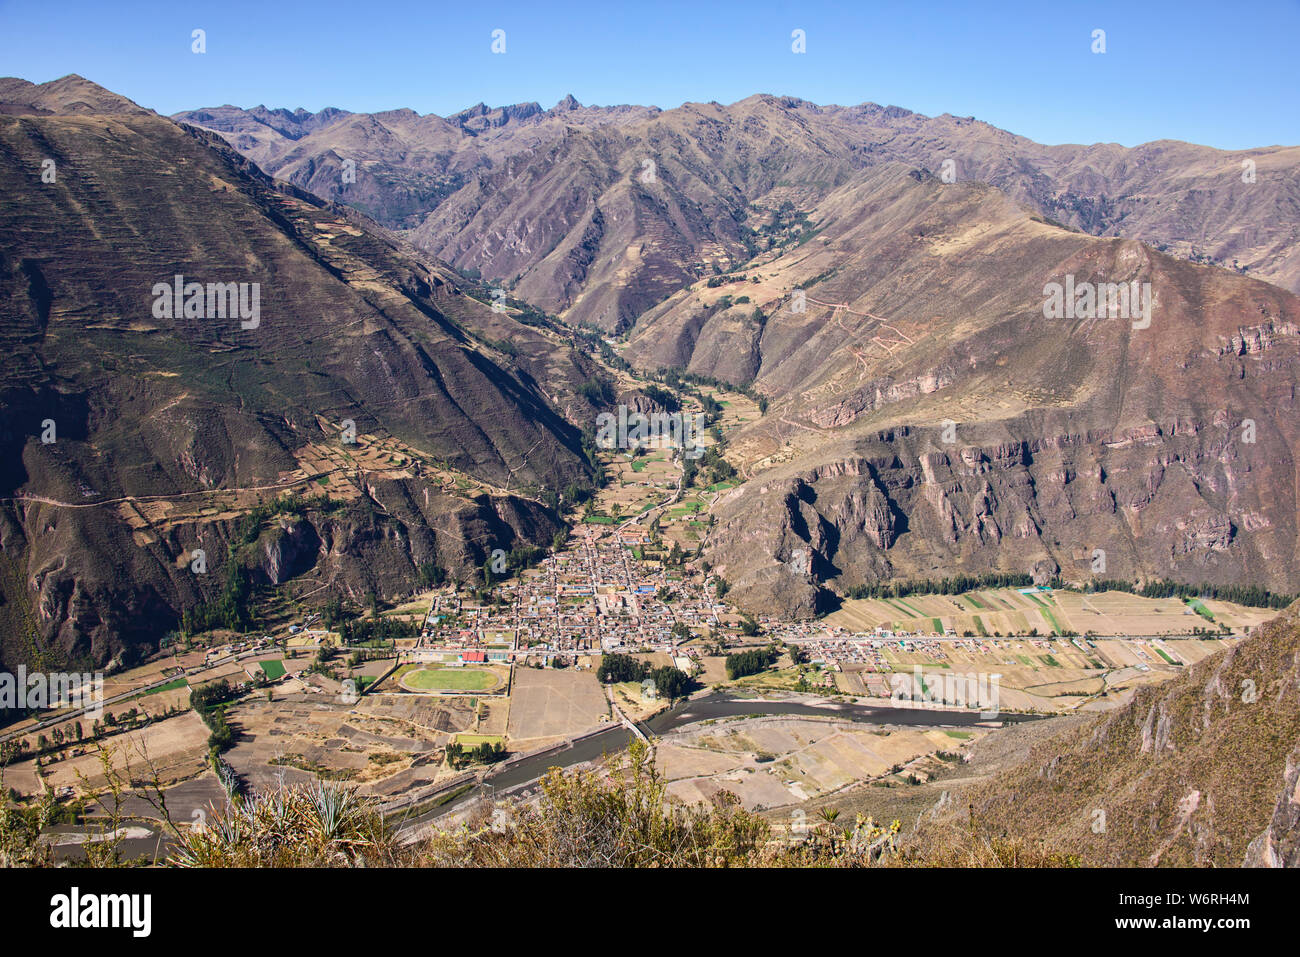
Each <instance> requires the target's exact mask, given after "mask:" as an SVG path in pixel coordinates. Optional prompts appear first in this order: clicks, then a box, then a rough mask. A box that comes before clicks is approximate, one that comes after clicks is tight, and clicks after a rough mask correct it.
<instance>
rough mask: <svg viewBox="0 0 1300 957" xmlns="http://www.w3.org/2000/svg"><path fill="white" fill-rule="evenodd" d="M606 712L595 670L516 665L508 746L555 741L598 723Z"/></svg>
mask: <svg viewBox="0 0 1300 957" xmlns="http://www.w3.org/2000/svg"><path fill="white" fill-rule="evenodd" d="M608 715H609V703H608V701H607V700H606V699H605V693H604V691H603V690H601V687H600V683H599V682H598V681H597V680H596V673H595V672H594V671H591V670H583V671H578V670H576V669H574V668H564V669H555V668H518V669H516V671H515V677H514V685H513V687H512V688H511V694H510V721H509V726H508V727H509V731H508V734H509V738H510V742H511V750H517V751H526V750H531V749H533V748H538V747H543V746H545V745H548V744H554V743H556V742H558V741H561V740H563V739H564V738H567V737H572V736H573V735H575V734H581V733H582V732H584V731H588V730H591V729H592V728H595V727H597V726H599V725H600V724H601V722H602V721H604V720H606V719H607V717H608Z"/></svg>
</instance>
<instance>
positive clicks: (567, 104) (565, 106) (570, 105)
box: [555, 93, 582, 112]
mask: <svg viewBox="0 0 1300 957" xmlns="http://www.w3.org/2000/svg"><path fill="white" fill-rule="evenodd" d="M581 108H582V104H581V103H579V102H578V101H577V100H576V99H575V98H574V96H573V94H572V93H569V94H568V95H566V96H565V97H564V99H562V100H560V102H559V103H556V104H555V109H556V110H562V111H565V112H569V111H572V110H578V109H581Z"/></svg>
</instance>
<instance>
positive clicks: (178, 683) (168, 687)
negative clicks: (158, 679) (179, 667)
mask: <svg viewBox="0 0 1300 957" xmlns="http://www.w3.org/2000/svg"><path fill="white" fill-rule="evenodd" d="M188 686H189V682H188V681H186V680H185V677H184V676H181V677H180V678H173V679H172V680H171V681H169V682H167V683H166V684H165V685H159V686H158V687H157V688H150V689H149V690H148V691H142V692H140V693H139V694H138V695H135V697H133V698H132V699H131V700H132V701H134V700H135V698H147V697H148V696H149V695H151V694H160V693H162V692H164V691H175V690H176V689H177V688H185V687H188Z"/></svg>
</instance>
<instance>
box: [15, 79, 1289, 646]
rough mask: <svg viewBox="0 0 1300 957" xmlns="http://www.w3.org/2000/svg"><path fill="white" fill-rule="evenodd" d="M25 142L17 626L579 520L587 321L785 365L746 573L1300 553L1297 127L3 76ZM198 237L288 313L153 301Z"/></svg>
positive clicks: (136, 642)
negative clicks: (417, 106) (1151, 131)
mask: <svg viewBox="0 0 1300 957" xmlns="http://www.w3.org/2000/svg"><path fill="white" fill-rule="evenodd" d="M0 150H3V151H4V155H5V159H6V162H5V164H4V172H3V173H2V174H0V175H3V176H4V177H5V179H4V183H3V185H4V187H5V191H6V196H8V197H11V199H12V201H11V202H8V203H7V204H6V206H5V208H4V210H3V212H0V298H2V299H3V301H4V302H5V303H6V308H5V309H4V311H3V313H2V314H0V335H2V336H3V338H4V341H5V345H6V349H7V352H8V354H9V355H10V356H11V359H10V362H9V363H8V364H7V366H6V370H5V373H4V375H3V378H2V379H0V389H2V390H3V399H2V401H3V403H4V406H5V408H6V411H7V412H8V413H9V414H7V415H6V416H5V421H4V426H3V433H2V434H0V442H3V445H4V448H5V451H6V452H7V453H8V454H6V455H5V456H4V459H3V464H2V465H0V499H3V501H0V554H2V555H3V559H2V561H3V567H2V568H0V595H2V596H3V604H2V605H0V616H3V619H4V620H3V622H0V624H3V625H4V629H3V630H4V633H5V634H6V636H8V637H7V638H6V644H5V645H4V649H3V650H4V655H5V657H6V659H7V660H8V659H14V660H35V659H37V658H39V657H40V656H41V655H49V656H51V657H53V658H58V659H61V660H65V661H69V662H74V661H104V660H107V659H109V658H112V657H114V656H121V655H122V654H124V653H126V654H128V655H130V654H135V653H138V652H143V651H146V650H148V648H149V647H150V646H151V644H153V643H156V641H157V637H158V634H159V633H160V630H163V629H165V628H167V627H169V626H170V625H171V624H174V623H175V622H176V621H178V620H179V619H180V616H182V615H183V614H185V613H186V611H187V610H189V611H193V610H194V609H196V608H218V609H220V607H221V603H222V602H223V600H224V599H225V598H226V597H228V596H229V594H230V590H231V589H232V588H234V589H238V588H240V587H246V586H247V587H258V586H260V585H277V586H279V585H284V584H285V583H289V584H291V585H294V586H295V588H296V589H297V590H296V592H294V597H293V599H292V600H293V601H302V602H305V603H306V604H308V605H310V597H311V595H313V594H316V593H317V591H319V590H321V589H323V588H330V587H332V588H334V589H337V590H341V591H342V592H343V593H345V594H347V595H349V596H351V597H353V598H355V599H358V600H361V599H363V598H364V596H366V595H368V594H371V593H374V594H378V595H381V596H396V595H401V594H403V593H405V592H408V591H409V590H411V588H412V587H414V584H415V582H416V581H417V580H418V579H419V576H420V575H421V569H422V568H428V567H429V566H436V567H437V568H439V569H443V570H444V571H450V572H451V573H455V574H468V573H469V571H470V570H472V569H473V568H475V567H477V566H480V565H481V564H482V563H483V561H484V559H485V558H486V556H487V555H488V554H489V553H490V550H491V549H493V548H496V547H502V548H506V549H511V548H515V547H519V546H521V545H523V544H525V543H527V544H532V545H545V544H548V543H549V542H550V541H551V539H552V537H553V536H554V535H555V534H556V533H557V532H558V531H559V530H560V528H561V526H562V525H563V522H564V519H563V517H562V515H561V512H560V511H559V510H557V506H558V505H559V504H560V500H561V496H560V495H559V494H558V493H560V492H561V491H564V492H565V493H566V495H565V497H568V498H569V499H570V500H571V499H572V498H573V497H574V496H579V495H581V494H583V493H582V490H583V489H584V488H589V487H590V486H591V485H592V484H593V483H594V482H595V481H596V480H597V476H596V471H595V467H594V461H593V457H592V456H591V455H590V453H589V449H588V447H587V444H586V442H585V441H584V438H583V433H584V432H587V431H589V430H590V428H591V427H592V425H593V423H594V421H595V418H596V415H597V414H598V413H599V412H600V411H603V410H606V409H607V408H608V407H609V405H610V399H611V396H612V397H613V398H614V400H615V401H623V400H628V399H631V401H642V399H643V398H644V397H639V398H638V397H636V396H630V395H629V394H628V391H627V390H628V389H629V388H630V386H629V383H628V382H626V381H621V382H615V383H612V384H613V385H614V386H615V388H614V389H613V390H612V391H610V390H605V389H601V388H592V386H593V384H594V383H599V381H600V380H602V379H608V378H609V369H608V367H607V366H606V365H605V364H603V363H602V361H601V356H600V353H599V352H598V351H597V350H596V347H595V342H594V337H592V336H590V335H587V334H586V333H591V332H595V333H598V335H599V336H600V337H604V338H606V339H607V340H608V342H609V343H612V344H613V345H614V347H615V348H616V349H617V351H618V353H619V354H620V355H621V356H622V357H623V358H624V359H625V360H626V361H627V362H629V363H630V364H631V368H632V369H633V370H634V371H635V372H636V373H637V375H639V376H641V377H663V376H664V375H665V374H669V375H676V374H690V375H694V376H696V377H699V378H700V380H709V381H718V382H723V383H728V384H731V385H732V386H735V387H739V388H744V389H746V390H748V391H749V392H750V393H751V394H753V395H756V396H760V397H761V398H762V400H763V404H764V406H765V414H764V415H763V416H762V417H761V418H760V419H758V420H757V421H754V422H751V423H749V424H747V425H745V426H744V427H743V428H742V429H739V430H736V431H734V432H732V433H731V434H728V435H727V436H726V449H727V452H726V454H727V456H728V458H729V460H730V461H732V462H733V463H734V465H735V466H736V468H737V469H738V470H739V473H740V477H741V478H742V479H743V481H742V483H741V484H740V485H738V486H737V487H735V488H731V489H729V490H724V491H721V492H720V494H719V496H718V498H717V500H716V502H715V505H714V509H713V517H714V520H715V522H716V524H715V525H714V526H713V527H712V528H711V529H710V531H709V534H708V537H707V539H706V541H705V542H704V546H703V552H704V556H705V557H706V558H707V560H708V561H709V563H710V565H711V566H712V568H713V570H714V571H715V573H716V574H718V575H720V576H722V577H724V578H725V579H726V580H727V581H728V582H729V583H730V585H731V593H730V596H731V598H732V599H734V600H735V601H736V602H737V603H738V604H739V605H740V606H741V607H742V608H745V609H747V610H751V611H772V612H780V613H784V614H798V615H814V614H817V613H819V612H821V611H823V610H825V608H827V607H828V606H829V605H832V604H834V603H835V602H836V601H837V600H838V599H839V597H840V596H842V595H844V594H846V593H848V592H850V591H851V590H852V589H853V588H854V587H857V586H861V585H868V584H871V583H874V582H878V581H881V580H885V579H914V578H919V579H924V578H941V577H946V576H949V575H952V574H957V573H971V574H979V573H983V572H990V571H1014V572H1025V571H1033V572H1034V574H1035V575H1036V576H1039V577H1040V578H1042V579H1044V580H1046V579H1048V578H1052V577H1058V576H1059V577H1064V578H1070V579H1079V578H1087V577H1089V576H1090V575H1095V574H1096V567H1097V566H1096V561H1097V555H1098V554H1102V555H1104V565H1105V577H1108V578H1129V579H1148V580H1149V579H1152V578H1173V579H1177V580H1179V581H1184V582H1190V583H1198V584H1199V583H1206V584H1230V583H1249V584H1255V585H1259V586H1260V587H1266V588H1269V589H1272V590H1275V591H1283V592H1295V591H1300V570H1298V569H1300V562H1298V561H1297V557H1298V556H1297V549H1300V530H1298V529H1297V522H1296V514H1297V501H1298V498H1300V477H1298V476H1297V472H1296V455H1295V450H1296V443H1297V441H1298V440H1300V434H1298V432H1297V426H1296V424H1295V422H1296V416H1295V403H1296V384H1297V361H1298V360H1300V298H1298V297H1297V296H1296V294H1295V293H1296V290H1297V289H1300V259H1297V254H1296V252H1295V250H1296V249H1297V248H1300V244H1297V239H1298V238H1300V237H1298V236H1297V230H1298V229H1300V226H1298V225H1297V224H1300V215H1297V214H1298V213H1300V185H1298V183H1300V180H1298V179H1297V176H1296V172H1297V166H1298V165H1300V148H1297V147H1279V146H1273V147H1261V148H1259V149H1254V150H1246V151H1236V152H1224V151H1219V150H1215V149H1212V148H1209V147H1202V146H1195V145H1191V144H1186V143H1177V142H1159V143H1151V144H1145V145H1143V146H1139V147H1136V148H1131V149H1130V148H1124V147H1120V146H1117V145H1113V144H1104V145H1093V146H1044V145H1040V144H1037V143H1033V142H1032V141H1029V140H1026V139H1023V138H1021V137H1017V136H1014V135H1013V134H1010V133H1007V132H1005V131H1002V130H998V129H996V128H994V127H992V126H989V125H988V124H985V123H982V122H979V121H977V120H975V119H973V118H969V117H967V118H961V117H953V116H947V115H945V116H940V117H934V118H931V117H925V116H921V115H919V114H915V113H911V112H909V111H907V110H904V109H900V108H898V107H892V106H891V107H881V106H876V105H873V104H864V105H859V106H852V107H841V106H819V105H816V104H812V103H809V102H806V101H803V100H798V99H794V98H790V97H779V96H770V95H757V96H753V97H749V98H748V99H745V100H742V101H740V102H738V103H734V104H731V105H729V106H723V105H720V104H717V103H707V104H685V105H683V106H681V107H679V108H676V109H671V110H660V109H657V108H654V107H637V106H615V107H590V106H588V107H584V106H582V105H580V104H578V103H577V102H576V101H575V100H573V99H572V98H571V97H570V98H566V99H565V100H563V101H561V102H560V103H559V104H557V105H556V106H555V107H553V108H551V109H543V108H541V107H540V106H539V105H538V104H535V103H527V104H518V105H514V106H507V107H498V108H490V107H487V106H486V105H483V104H479V105H478V106H476V107H472V108H470V109H467V110H464V111H462V112H460V113H456V114H453V115H452V116H448V117H437V116H431V115H426V116H421V115H419V114H416V113H414V112H413V111H410V110H400V109H399V110H393V111H388V112H384V113H375V114H361V113H349V112H347V111H344V110H339V109H327V110H322V111H320V112H317V113H309V112H307V111H303V110H295V111H289V110H283V109H267V108H265V107H257V108H254V109H249V110H245V109H240V108H237V107H233V106H222V107H211V108H205V109H197V110H194V111H189V112H186V113H181V114H177V115H176V116H175V117H172V118H167V117H161V116H158V115H156V114H154V113H152V112H151V111H149V110H146V109H143V108H141V107H139V106H138V105H136V104H134V103H132V102H130V101H129V100H126V99H125V98H123V97H120V96H117V95H116V94H113V93H111V92H109V91H107V90H104V89H102V88H101V87H98V86H96V85H95V84H93V83H90V82H89V81H86V80H84V79H82V78H80V77H75V76H74V77H65V78H63V79H61V80H57V81H54V82H52V83H47V84H41V85H34V84H30V83H27V82H26V81H22V80H15V79H6V80H0ZM47 161H49V163H48V164H47ZM50 164H52V165H50ZM46 170H49V171H51V172H52V174H53V176H52V178H51V179H49V180H48V181H47V180H46V179H45V178H43V177H44V173H45V171H46ZM177 276H182V277H184V279H183V280H175V281H176V282H178V283H179V284H180V285H181V286H182V287H183V286H184V283H186V282H191V281H194V282H200V283H223V284H224V283H236V284H238V283H244V284H247V285H250V286H251V284H257V287H258V289H259V290H260V297H261V298H260V318H259V321H258V322H257V323H256V324H255V326H253V327H251V328H249V327H246V326H245V324H244V323H241V322H240V321H236V320H235V319H234V318H233V317H231V316H226V317H224V318H222V317H216V318H214V317H211V316H208V315H196V316H189V315H186V314H185V312H186V310H185V309H183V308H182V309H175V310H171V311H170V312H171V314H170V315H160V306H159V299H160V297H159V295H158V294H157V293H155V292H154V290H155V289H156V288H157V287H158V284H164V285H167V284H171V283H173V281H174V279H175V277H177ZM1054 285H1055V286H1058V287H1065V288H1069V289H1071V290H1074V289H1076V288H1079V289H1082V288H1084V287H1088V288H1090V289H1091V288H1094V287H1095V288H1099V289H1100V290H1102V297H1103V298H1105V295H1106V290H1107V288H1108V287H1111V292H1112V294H1113V293H1115V292H1117V291H1118V290H1119V289H1121V288H1122V289H1123V290H1124V291H1125V292H1126V293H1127V292H1128V290H1130V289H1131V290H1132V291H1133V303H1132V305H1133V309H1132V310H1131V312H1132V313H1133V314H1132V315H1129V310H1125V311H1124V315H1123V316H1122V317H1105V318H1102V317H1098V316H1097V315H1096V313H1095V310H1094V311H1093V312H1088V311H1087V310H1086V309H1080V310H1076V309H1075V308H1074V306H1075V305H1076V303H1075V302H1074V301H1071V302H1070V304H1069V306H1070V308H1069V309H1068V310H1066V311H1065V312H1063V313H1056V314H1052V313H1051V310H1050V308H1049V303H1048V302H1047V301H1046V300H1048V299H1049V298H1050V297H1049V296H1048V295H1047V293H1048V290H1049V289H1050V288H1052V287H1053V286H1054ZM501 297H506V298H508V299H509V301H510V302H511V304H512V305H511V308H509V309H508V310H506V311H504V312H503V311H500V310H499V309H494V308H493V306H492V303H493V301H494V300H496V299H498V298H501ZM1144 297H1145V298H1144ZM177 298H178V299H179V298H180V297H177ZM1143 301H1145V302H1146V303H1147V304H1148V305H1149V309H1143V308H1139V303H1140V302H1143ZM1080 304H1081V305H1086V303H1084V301H1083V300H1080ZM1126 305H1127V304H1126ZM161 312H163V313H166V312H168V310H166V309H161ZM47 423H52V424H53V426H54V432H53V433H50V431H49V426H48V425H47ZM349 423H350V427H349V425H348V424H349ZM353 434H356V435H359V436H360V439H359V440H358V441H356V442H353V441H351V438H350V437H351V436H352V435H353ZM47 439H48V441H47ZM308 483H310V484H311V486H312V487H313V489H315V490H317V492H316V497H315V498H313V499H311V500H310V501H311V503H312V504H311V505H310V506H309V507H307V508H306V509H305V510H304V509H303V508H302V507H301V506H299V507H297V509H296V511H285V512H283V513H280V512H276V511H275V510H274V507H273V506H267V505H266V504H265V500H266V498H267V497H268V495H269V494H271V493H274V492H275V491H276V490H278V489H281V488H284V489H288V488H294V487H297V488H301V487H303V486H304V485H305V484H308ZM259 503H261V504H260V505H259ZM258 507H260V508H262V511H261V512H253V511H252V510H254V509H256V508H258ZM268 508H270V509H271V511H270V512H267V509H268ZM250 512H252V513H253V514H254V515H255V517H256V518H258V519H259V521H258V522H251V523H250V522H249V521H247V516H248V515H249V514H250ZM196 548H197V549H201V550H202V551H203V552H204V554H205V555H206V556H208V557H209V558H211V559H212V560H211V567H212V571H211V572H209V573H204V574H197V573H195V571H194V567H195V566H194V561H193V556H194V553H195V549H196ZM233 569H240V570H242V571H233ZM232 576H233V577H232Z"/></svg>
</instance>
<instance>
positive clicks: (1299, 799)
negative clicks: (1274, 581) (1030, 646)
mask: <svg viewBox="0 0 1300 957" xmlns="http://www.w3.org/2000/svg"><path fill="white" fill-rule="evenodd" d="M995 744H996V743H995V742H990V744H989V746H994V745H995ZM981 746H983V743H981V744H977V745H976V746H975V751H976V755H975V760H974V761H973V762H972V763H973V764H977V763H978V761H979V753H978V752H979V750H980V748H981ZM968 811H973V812H974V814H975V817H976V820H977V821H978V822H979V825H980V827H981V829H982V830H984V831H985V832H993V833H1000V834H1006V835H1011V836H1015V837H1018V838H1022V839H1024V840H1026V841H1029V842H1031V843H1032V842H1038V841H1043V842H1045V843H1046V844H1047V845H1048V846H1049V847H1054V848H1057V849H1061V850H1069V851H1071V852H1074V853H1077V854H1079V855H1081V856H1082V858H1083V859H1084V861H1086V862H1087V863H1090V864H1097V865H1112V866H1125V867H1152V866H1170V867H1242V866H1248V867H1300V616H1298V613H1297V607H1296V606H1295V605H1293V606H1292V607H1291V608H1290V609H1288V610H1287V611H1286V612H1285V613H1283V614H1282V615H1280V616H1279V617H1278V618H1277V619H1275V620H1273V621H1271V622H1269V623H1267V624H1265V625H1263V626H1262V627H1261V628H1260V629H1259V630H1258V632H1257V633H1256V634H1255V635H1253V636H1251V637H1250V638H1247V639H1245V640H1243V641H1242V642H1240V643H1239V644H1236V645H1234V646H1233V647H1232V648H1229V649H1227V650H1226V651H1223V652H1220V653H1219V654H1216V655H1213V656H1211V657H1209V658H1206V659H1204V660H1202V661H1200V662H1198V663H1197V664H1196V665H1194V666H1192V667H1191V668H1189V669H1188V672H1187V674H1185V675H1181V676H1179V677H1178V678H1176V679H1174V680H1172V681H1169V682H1164V683H1161V684H1157V685H1145V686H1143V687H1141V688H1139V689H1138V691H1137V694H1136V696H1135V697H1134V699H1133V700H1132V701H1131V702H1129V703H1128V704H1127V705H1125V706H1123V707H1121V708H1119V709H1117V710H1116V711H1114V712H1111V713H1108V714H1107V715H1105V716H1104V717H1100V718H1097V719H1095V720H1093V721H1091V722H1088V723H1087V724H1086V725H1084V726H1082V727H1079V728H1075V729H1072V730H1069V731H1066V732H1064V733H1062V734H1061V735H1059V736H1057V737H1055V738H1053V739H1051V740H1048V741H1045V742H1043V743H1041V744H1038V745H1036V746H1035V747H1033V749H1032V750H1031V752H1030V754H1029V755H1028V757H1027V758H1026V759H1025V760H1024V761H1023V762H1022V763H1020V764H1019V765H1017V766H1014V767H1012V768H1009V769H1005V768H1004V769H1002V770H1001V771H1000V772H999V774H998V775H997V778H996V779H995V780H990V781H988V782H986V783H984V784H981V785H978V786H976V787H974V788H971V789H970V790H964V791H957V792H954V793H953V794H952V795H951V796H950V803H949V804H948V806H947V809H946V810H940V811H938V812H937V813H936V814H934V815H933V816H932V818H931V820H930V821H929V822H927V823H926V824H924V825H923V826H922V828H921V830H920V833H919V835H918V836H919V837H920V838H921V840H923V841H924V840H927V839H932V838H936V837H938V835H939V834H941V833H943V832H942V825H943V824H944V823H947V822H960V821H962V819H963V818H964V817H965V816H966V815H967V813H968Z"/></svg>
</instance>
